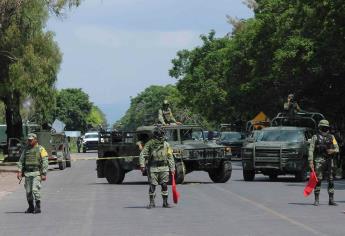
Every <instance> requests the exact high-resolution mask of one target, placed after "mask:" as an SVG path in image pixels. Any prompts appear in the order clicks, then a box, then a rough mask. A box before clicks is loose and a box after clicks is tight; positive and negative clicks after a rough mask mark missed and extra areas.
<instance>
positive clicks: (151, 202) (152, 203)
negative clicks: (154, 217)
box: [147, 195, 156, 209]
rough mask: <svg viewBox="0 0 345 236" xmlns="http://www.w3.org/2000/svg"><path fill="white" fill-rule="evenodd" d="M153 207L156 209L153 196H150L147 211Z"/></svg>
mask: <svg viewBox="0 0 345 236" xmlns="http://www.w3.org/2000/svg"><path fill="white" fill-rule="evenodd" d="M155 207H156V204H155V196H154V195H150V204H149V205H148V206H147V209H151V208H155Z"/></svg>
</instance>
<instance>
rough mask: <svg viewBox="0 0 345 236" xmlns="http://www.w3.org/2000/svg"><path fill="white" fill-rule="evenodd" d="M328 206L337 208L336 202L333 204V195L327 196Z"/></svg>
mask: <svg viewBox="0 0 345 236" xmlns="http://www.w3.org/2000/svg"><path fill="white" fill-rule="evenodd" d="M328 205H330V206H338V204H337V203H336V202H334V193H330V194H329V202H328Z"/></svg>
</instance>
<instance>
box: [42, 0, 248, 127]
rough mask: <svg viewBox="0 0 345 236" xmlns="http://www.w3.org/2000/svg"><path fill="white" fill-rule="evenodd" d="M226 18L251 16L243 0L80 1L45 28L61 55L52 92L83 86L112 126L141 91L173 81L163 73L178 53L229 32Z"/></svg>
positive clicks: (173, 80)
mask: <svg viewBox="0 0 345 236" xmlns="http://www.w3.org/2000/svg"><path fill="white" fill-rule="evenodd" d="M226 15H230V16H233V17H237V18H242V19H245V18H249V17H252V15H253V13H252V11H251V10H250V9H248V8H247V7H246V6H245V5H244V4H243V3H242V0H213V1H211V0H84V1H83V2H82V4H81V6H80V7H78V8H76V9H72V10H70V11H68V12H67V14H66V16H65V17H63V18H62V19H61V18H57V17H51V18H50V20H49V22H48V25H47V29H48V30H51V31H53V32H55V35H56V37H55V40H56V41H57V43H58V45H59V47H60V49H61V51H62V53H63V62H62V64H61V69H60V72H59V74H58V82H57V88H58V89H63V88H82V90H83V91H84V92H86V93H87V94H89V96H90V101H91V102H93V103H94V104H95V105H97V106H98V107H100V108H101V109H102V111H103V112H104V113H105V115H106V117H107V120H108V123H109V124H112V123H114V122H115V121H117V120H119V119H120V118H121V117H122V116H123V115H124V114H125V112H126V111H127V109H128V108H129V106H130V98H131V97H135V96H137V95H138V93H140V92H142V91H144V90H145V88H147V87H149V86H151V85H167V84H175V83H176V79H173V78H171V77H169V73H168V72H169V69H170V68H171V67H172V64H171V60H172V59H173V58H175V57H176V53H177V52H178V51H179V50H182V49H193V48H194V47H196V46H199V45H201V41H200V35H201V34H207V33H209V32H210V31H211V30H215V31H216V35H217V36H218V37H221V36H224V35H225V34H227V33H228V32H231V30H232V27H231V25H230V24H228V23H227V19H226Z"/></svg>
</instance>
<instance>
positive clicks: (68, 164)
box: [66, 153, 72, 167]
mask: <svg viewBox="0 0 345 236" xmlns="http://www.w3.org/2000/svg"><path fill="white" fill-rule="evenodd" d="M71 165H72V163H71V154H70V153H68V154H67V157H66V167H71Z"/></svg>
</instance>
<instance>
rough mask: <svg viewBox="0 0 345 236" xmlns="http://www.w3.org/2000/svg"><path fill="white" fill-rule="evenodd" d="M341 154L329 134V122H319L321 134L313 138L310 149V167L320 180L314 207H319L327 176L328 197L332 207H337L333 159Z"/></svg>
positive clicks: (334, 140) (316, 188) (316, 189)
mask: <svg viewBox="0 0 345 236" xmlns="http://www.w3.org/2000/svg"><path fill="white" fill-rule="evenodd" d="M338 152H339V147H338V143H337V141H336V139H335V138H334V136H333V135H332V134H330V133H329V122H328V121H327V120H321V121H320V122H319V132H318V133H317V134H316V135H314V136H313V137H312V138H311V142H310V147H309V158H308V160H309V165H310V168H311V169H314V167H315V172H316V175H317V178H318V180H319V181H318V183H317V185H316V187H315V190H314V194H315V202H314V205H315V206H318V205H319V195H320V190H321V181H322V179H323V178H324V177H325V176H324V175H326V176H327V179H328V195H329V202H328V204H329V205H331V206H336V205H337V203H335V202H334V182H333V173H332V172H333V157H334V156H335V154H336V153H338Z"/></svg>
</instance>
